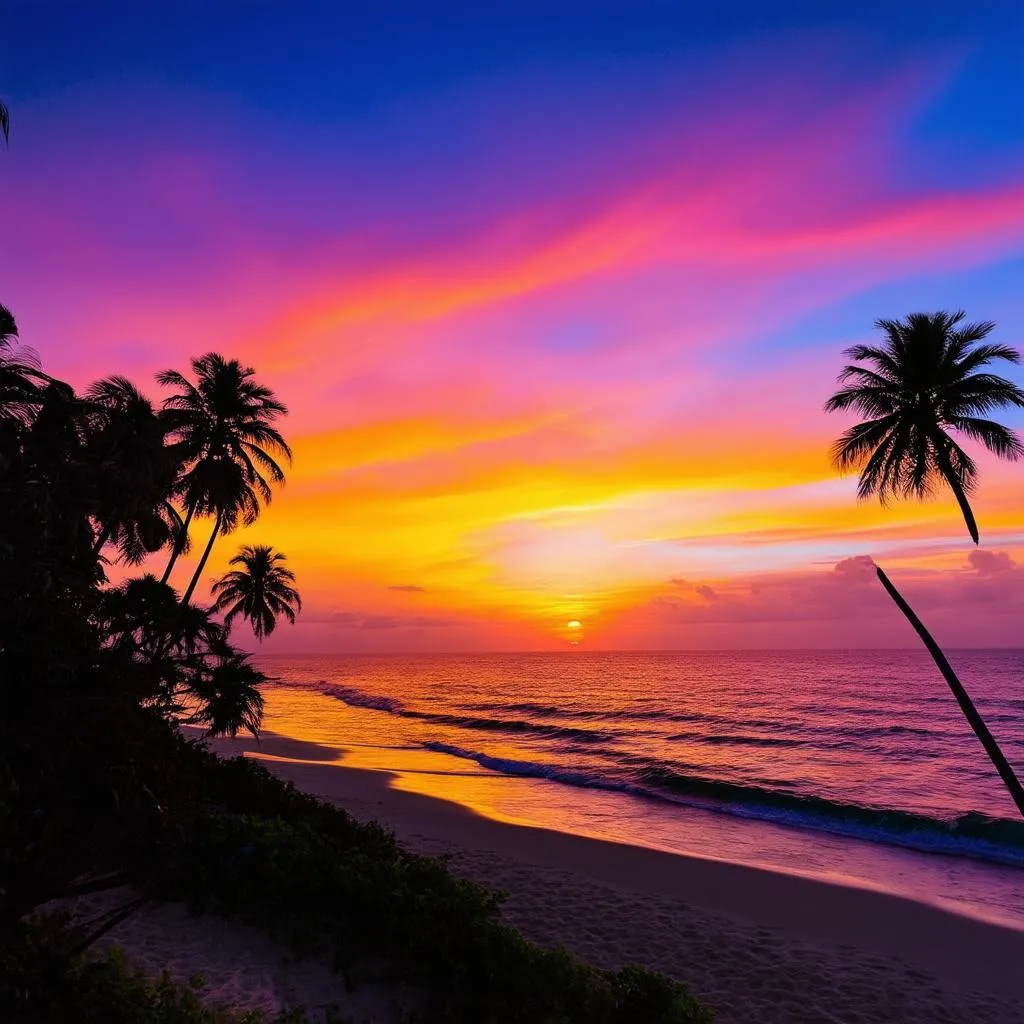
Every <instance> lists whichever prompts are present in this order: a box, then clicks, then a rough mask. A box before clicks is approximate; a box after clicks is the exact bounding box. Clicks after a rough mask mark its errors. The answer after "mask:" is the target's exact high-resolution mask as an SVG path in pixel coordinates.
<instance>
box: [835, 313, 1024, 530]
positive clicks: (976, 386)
mask: <svg viewBox="0 0 1024 1024" xmlns="http://www.w3.org/2000/svg"><path fill="white" fill-rule="evenodd" d="M963 319H964V313H963V311H959V312H956V313H945V312H939V313H911V314H910V316H908V317H907V318H906V319H905V320H878V321H876V323H875V326H876V327H877V328H878V329H879V330H881V331H882V332H884V334H885V339H884V341H883V343H882V344H881V345H854V346H853V348H850V349H847V350H846V352H845V353H844V355H847V356H849V357H850V358H851V359H854V360H856V362H855V363H854V364H851V365H848V366H846V367H844V369H843V371H842V373H841V374H840V375H839V381H840V383H842V384H844V385H846V386H845V387H843V388H841V389H840V390H838V391H837V392H836V393H835V394H834V395H833V396H832V397H831V398H830V399H829V400H828V402H826V403H825V409H826V410H827V411H829V412H838V411H842V410H847V409H853V410H855V411H857V412H859V413H861V414H863V415H865V416H868V417H870V418H869V419H866V420H864V421H863V422H861V423H858V424H857V425H856V426H853V427H851V428H850V429H849V430H847V431H846V433H844V434H843V435H842V437H840V438H839V440H838V441H836V443H835V445H834V446H833V449H832V455H833V459H834V461H835V464H836V466H837V467H838V468H839V469H840V470H841V471H844V472H845V471H848V470H851V469H859V470H860V483H859V486H858V493H859V495H860V496H861V497H862V498H865V497H868V496H869V495H872V494H877V495H878V497H879V498H880V499H881V501H882V502H883V504H884V503H885V502H887V501H888V500H889V499H890V498H894V497H905V498H923V497H925V496H926V495H928V494H930V493H931V492H932V491H933V490H934V488H935V485H936V484H937V483H939V482H940V481H945V483H947V484H948V485H949V487H950V489H951V490H952V491H953V494H954V495H955V496H956V500H957V502H958V503H959V505H960V511H961V512H962V513H963V517H964V521H965V522H966V523H967V530H968V532H969V533H970V535H971V538H972V539H973V540H974V543H975V544H977V543H978V526H977V523H976V522H975V519H974V513H973V512H972V511H971V506H970V503H969V502H968V500H967V495H968V494H969V493H970V492H971V491H972V490H974V488H975V486H976V484H977V478H978V469H977V466H976V465H975V463H974V460H973V459H972V458H971V457H970V456H969V455H967V453H966V452H965V451H964V450H963V449H962V448H961V447H960V445H959V444H957V442H956V441H955V440H954V439H953V437H952V436H951V435H950V431H955V432H956V433H958V434H960V435H962V436H964V437H967V438H970V439H971V440H973V441H979V442H980V443H981V444H983V445H984V446H985V447H986V448H988V450H989V451H991V452H993V453H994V454H996V455H998V456H1000V457H1001V458H1004V459H1019V458H1020V457H1021V456H1022V455H1024V445H1022V444H1021V442H1020V439H1019V438H1018V437H1017V436H1016V435H1015V434H1014V432H1013V431H1012V430H1009V429H1008V428H1007V427H1004V426H1003V425H1002V424H1001V423H996V422H995V421H994V420H990V419H985V418H983V417H984V415H985V414H986V413H990V412H992V411H993V410H995V409H998V408H1000V407H1001V406H1008V405H1016V406H1020V407H1024V391H1022V390H1021V389H1020V388H1018V387H1017V386H1016V385H1015V384H1013V383H1012V382H1010V381H1008V380H1006V379H1005V378H1004V377H998V376H996V375H994V374H991V373H987V372H983V373H979V372H977V371H978V370H981V369H982V368H983V367H985V366H987V365H988V364H989V363H991V362H993V361H995V360H997V359H1001V360H1005V361H1006V362H1010V363H1017V362H1019V361H1020V355H1019V354H1018V353H1017V352H1016V350H1014V349H1012V348H1010V347H1009V346H1007V345H1000V344H993V343H984V344H982V342H984V339H985V338H986V337H988V335H989V333H990V332H991V331H992V329H993V328H994V327H995V324H993V323H991V322H990V321H985V322H982V323H968V324H963V326H960V325H961V324H962V322H963ZM858 363H868V364H870V367H869V366H862V365H857V364H858Z"/></svg>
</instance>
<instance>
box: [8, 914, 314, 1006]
mask: <svg viewBox="0 0 1024 1024" xmlns="http://www.w3.org/2000/svg"><path fill="white" fill-rule="evenodd" d="M79 939H80V935H79V934H78V933H77V932H76V931H75V929H73V928H70V927H68V925H67V922H66V920H64V919H62V918H59V917H56V916H53V917H49V918H44V919H40V920H35V921H33V922H31V923H28V924H26V925H25V926H24V928H23V929H22V931H21V934H20V935H19V936H18V941H17V942H14V943H9V944H7V945H5V946H4V947H3V949H0V1020H3V1021H4V1024H308V1019H307V1018H306V1016H305V1015H304V1014H303V1013H302V1012H301V1011H291V1012H289V1013H286V1014H282V1015H280V1016H278V1017H276V1018H275V1019H274V1020H273V1021H270V1020H267V1019H266V1018H265V1017H264V1016H263V1015H262V1014H261V1013H258V1012H246V1013H239V1012H235V1011H232V1010H230V1009H227V1008H223V1007H217V1006H214V1005H212V1004H211V1003H210V1002H209V1000H204V999H203V990H204V987H205V986H204V982H203V979H202V978H201V977H195V978H193V979H191V980H190V981H189V983H188V984H184V985H182V984H178V983H176V982H174V981H172V980H171V978H170V977H169V976H168V975H166V974H164V975H163V976H162V977H161V978H158V979H155V980H154V979H152V978H146V977H144V976H143V975H142V974H140V973H139V972H138V971H136V970H134V969H132V968H131V967H130V966H129V965H128V964H127V963H126V962H125V960H124V957H123V956H122V955H121V953H120V951H118V950H116V949H115V950H108V951H107V952H106V953H105V954H103V955H102V956H80V955H76V954H75V953H73V952H72V950H73V949H74V948H75V946H76V944H77V943H78V941H79Z"/></svg>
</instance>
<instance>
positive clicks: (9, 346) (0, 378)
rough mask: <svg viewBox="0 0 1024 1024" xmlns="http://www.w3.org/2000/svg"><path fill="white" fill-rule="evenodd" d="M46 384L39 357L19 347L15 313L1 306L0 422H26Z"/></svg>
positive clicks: (27, 349) (28, 349) (38, 401)
mask: <svg viewBox="0 0 1024 1024" xmlns="http://www.w3.org/2000/svg"><path fill="white" fill-rule="evenodd" d="M47 382H48V378H47V377H46V375H45V374H44V373H43V372H42V371H41V370H40V369H39V357H38V356H37V355H36V354H35V352H33V351H32V349H30V348H27V347H25V346H23V345H19V344H18V324H17V322H16V321H15V319H14V314H13V313H12V312H11V311H10V310H9V309H8V308H7V307H6V306H3V305H0V422H3V421H8V422H18V423H25V422H27V420H28V419H29V418H30V416H31V413H32V411H33V410H34V408H35V407H36V406H38V405H39V403H40V401H41V395H42V389H43V388H44V387H45V385H46V384H47Z"/></svg>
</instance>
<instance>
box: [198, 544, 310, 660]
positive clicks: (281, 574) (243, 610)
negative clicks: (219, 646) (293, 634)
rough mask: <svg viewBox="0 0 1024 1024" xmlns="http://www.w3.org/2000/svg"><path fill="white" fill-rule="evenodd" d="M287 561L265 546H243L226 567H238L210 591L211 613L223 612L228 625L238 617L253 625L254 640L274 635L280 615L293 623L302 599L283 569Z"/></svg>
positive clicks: (290, 572)
mask: <svg viewBox="0 0 1024 1024" xmlns="http://www.w3.org/2000/svg"><path fill="white" fill-rule="evenodd" d="M286 561H287V558H286V557H285V556H284V555H282V554H281V553H280V552H279V551H275V550H274V549H273V548H271V547H268V546H267V545H265V544H258V545H256V546H255V547H250V546H248V545H246V546H245V547H244V548H242V549H241V550H240V551H239V552H238V554H237V555H235V557H234V558H232V559H231V562H230V563H229V564H231V565H237V566H241V568H239V569H233V570H232V571H231V572H228V573H226V574H225V575H224V576H222V577H221V578H220V579H219V580H217V581H216V582H215V583H214V584H213V587H212V589H211V594H212V596H213V597H214V598H215V599H216V600H215V601H214V605H213V608H214V611H218V612H224V613H225V614H224V622H225V624H226V625H228V626H230V625H231V623H232V621H233V620H234V618H235V617H236V616H238V615H241V616H242V617H243V618H244V619H246V620H247V621H248V622H249V624H250V625H251V626H252V631H253V633H255V634H256V637H257V639H260V640H262V639H263V638H264V637H265V636H269V635H270V634H271V633H273V632H274V628H275V626H276V625H277V620H278V617H279V616H284V618H286V619H287V620H288V621H289V622H294V621H295V616H296V614H297V613H298V612H299V611H301V609H302V598H301V597H299V592H298V591H297V590H296V589H295V587H294V586H293V585H292V584H294V583H295V573H293V572H292V571H291V569H287V568H285V565H284V563H285V562H286Z"/></svg>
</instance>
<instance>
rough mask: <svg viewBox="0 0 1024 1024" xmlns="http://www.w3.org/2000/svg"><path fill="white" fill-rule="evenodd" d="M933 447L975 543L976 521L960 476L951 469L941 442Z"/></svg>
mask: <svg viewBox="0 0 1024 1024" xmlns="http://www.w3.org/2000/svg"><path fill="white" fill-rule="evenodd" d="M935 447H936V451H938V453H939V467H940V468H941V470H942V475H943V477H945V480H946V483H948V484H949V488H950V490H951V491H952V492H953V494H954V496H955V497H956V502H957V504H958V505H959V506H960V511H961V513H962V514H963V517H964V522H965V523H966V524H967V532H968V533H969V534H970V535H971V540H973V541H974V543H975V544H977V543H978V523H977V521H976V520H975V518H974V512H973V510H972V509H971V503H970V502H969V501H968V500H967V493H966V492H965V491H964V488H963V484H961V482H960V478H959V477H958V476H957V474H956V471H955V470H954V469H953V464H952V463H951V462H950V461H949V455H948V454H947V453H946V451H945V449H944V447H943V445H942V443H941V442H938V443H937V444H936V446H935Z"/></svg>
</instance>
